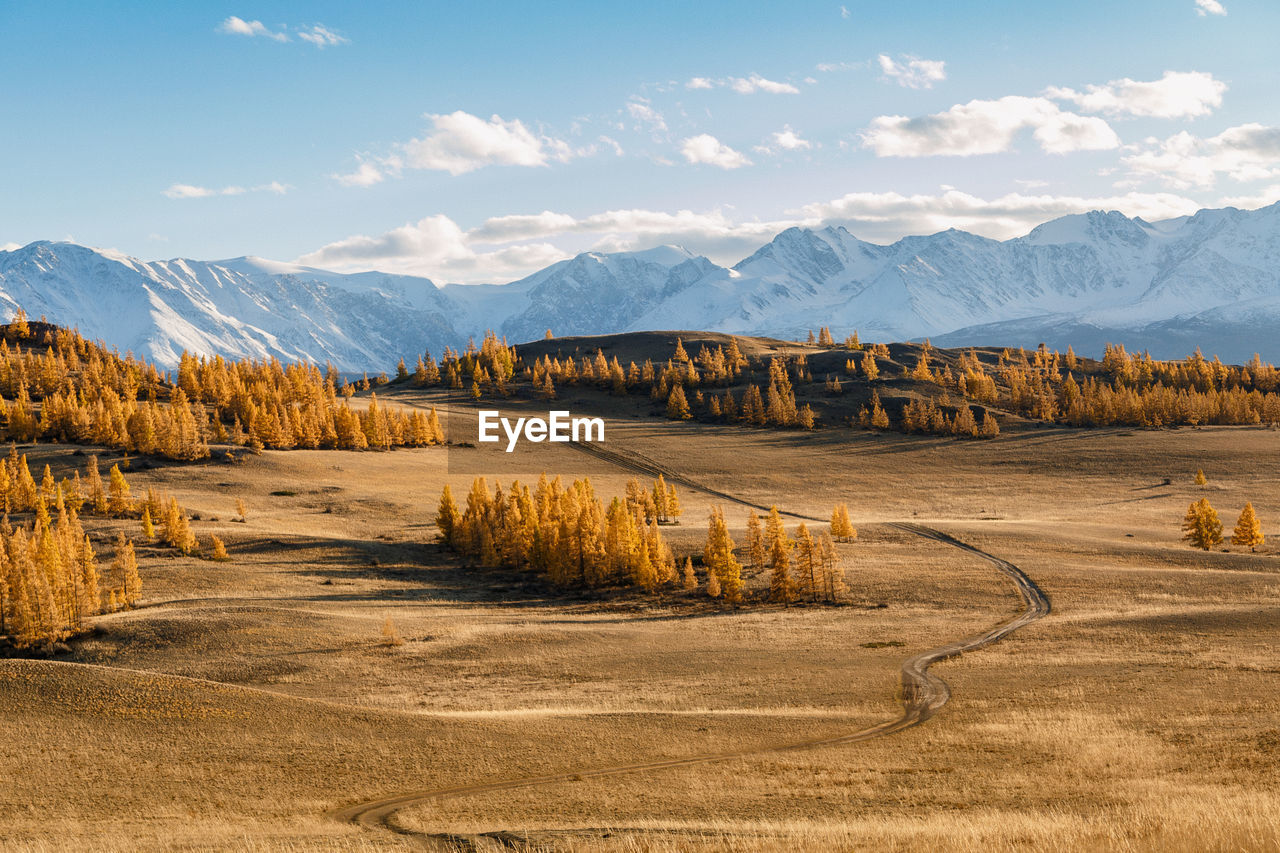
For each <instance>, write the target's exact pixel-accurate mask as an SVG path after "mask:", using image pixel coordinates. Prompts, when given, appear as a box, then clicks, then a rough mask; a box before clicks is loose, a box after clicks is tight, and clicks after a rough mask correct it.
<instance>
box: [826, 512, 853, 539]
mask: <svg viewBox="0 0 1280 853" xmlns="http://www.w3.org/2000/svg"><path fill="white" fill-rule="evenodd" d="M831 536H832V537H833V538H834V539H835V540H836V541H837V542H852V541H853V540H854V539H857V538H858V531H857V530H855V529H854V527H853V523H852V522H850V521H849V507H848V505H847V504H836V507H835V509H834V510H832V511H831Z"/></svg>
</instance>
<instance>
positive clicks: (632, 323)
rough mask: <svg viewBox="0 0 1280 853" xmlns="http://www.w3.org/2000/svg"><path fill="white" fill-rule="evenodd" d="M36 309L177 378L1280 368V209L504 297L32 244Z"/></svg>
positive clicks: (9, 266)
mask: <svg viewBox="0 0 1280 853" xmlns="http://www.w3.org/2000/svg"><path fill="white" fill-rule="evenodd" d="M19 307H21V308H22V309H24V310H25V311H26V312H27V314H28V315H29V316H32V317H37V316H41V315H46V316H48V317H49V318H50V319H51V320H55V321H57V322H59V323H61V324H64V325H70V326H78V327H79V328H80V330H81V331H82V333H84V334H85V335H86V336H88V337H91V338H94V339H101V340H103V341H105V342H107V343H108V344H110V345H112V346H115V347H117V348H119V349H121V350H132V351H134V352H136V353H138V354H141V355H145V356H147V357H149V358H151V359H153V360H155V361H157V362H158V363H159V364H161V365H163V366H172V365H173V364H175V363H176V361H177V358H178V356H179V355H180V353H181V352H182V350H183V349H187V350H191V351H193V352H197V353H201V354H205V355H213V354H221V355H226V356H232V357H253V358H265V357H272V356H274V357H278V358H281V359H283V360H297V359H304V360H309V361H316V362H321V363H323V362H325V361H332V362H333V363H335V364H336V365H338V366H339V367H340V368H341V369H343V370H347V371H359V370H385V369H388V368H389V366H390V365H394V364H395V362H396V360H398V359H399V358H400V357H407V358H409V359H412V358H413V357H414V356H415V355H416V354H417V353H420V352H422V351H423V350H424V349H426V348H430V349H431V350H432V351H434V352H439V351H440V350H441V349H442V348H443V347H445V346H452V347H458V346H461V345H463V344H464V343H465V341H466V340H467V339H468V338H469V337H471V336H478V335H480V334H482V333H483V332H484V331H485V330H486V329H489V328H492V329H494V330H496V331H498V332H499V333H501V334H504V335H506V336H508V337H509V338H510V339H512V340H513V341H519V340H528V339H532V338H537V337H542V335H543V334H544V333H545V330H546V329H548V328H549V329H551V330H552V331H553V332H554V333H556V334H558V335H589V334H608V333H617V332H626V331H640V330H654V329H673V328H690V327H697V328H702V329H705V330H708V331H717V332H726V333H734V334H751V335H765V336H772V337H783V338H786V337H796V336H802V335H804V334H806V332H807V330H808V329H816V328H817V327H818V326H830V327H831V328H832V330H833V332H835V333H836V334H837V336H838V337H839V336H842V335H844V334H847V333H848V332H851V331H853V330H854V329H857V330H858V331H859V332H860V334H862V336H863V337H864V338H865V339H869V340H910V339H920V338H923V337H932V338H934V339H935V340H938V341H939V342H943V343H947V344H948V345H969V344H995V345H1010V346H1016V345H1021V346H1035V345H1036V344H1038V343H1040V342H1045V343H1048V344H1049V345H1051V346H1054V347H1057V348H1065V346H1066V345H1067V344H1072V345H1075V346H1076V347H1077V348H1079V349H1083V348H1087V347H1092V348H1097V342H1098V341H1113V342H1117V343H1125V344H1126V345H1129V346H1131V347H1135V348H1144V349H1150V350H1151V351H1152V352H1153V354H1155V355H1157V357H1176V356H1179V355H1184V354H1185V352H1186V349H1187V347H1188V346H1191V347H1194V346H1196V345H1199V346H1201V347H1202V348H1203V349H1204V350H1205V351H1206V352H1216V353H1218V354H1220V355H1221V356H1222V357H1224V358H1228V359H1230V360H1236V361H1242V360H1245V359H1247V358H1248V357H1249V356H1251V355H1252V354H1253V352H1254V351H1258V352H1261V353H1262V354H1263V355H1264V357H1267V358H1271V359H1280V202H1278V203H1276V204H1273V205H1270V206H1268V207H1263V208H1259V209H1257V210H1240V209H1237V208H1230V207H1228V208H1219V209H1205V210H1201V211H1198V212H1197V213H1195V214H1193V215H1191V216H1187V217H1178V218H1176V219H1170V220H1163V221H1160V222H1147V221H1146V220H1143V219H1141V218H1136V217H1134V218H1131V217H1128V216H1125V215H1124V214H1123V213H1120V212H1118V211H1090V212H1087V213H1081V214H1072V215H1069V216H1063V217H1059V218H1057V219H1053V220H1050V221H1048V222H1045V223H1042V224H1041V225H1039V226H1037V227H1036V228H1034V229H1032V230H1031V231H1030V232H1028V233H1027V234H1026V235H1023V236H1021V237H1015V238H1012V239H1009V240H1003V241H999V240H992V239H990V238H986V237H981V236H978V235H975V234H971V233H969V232H966V231H961V230H957V229H948V230H946V231H940V232H937V233H935V234H930V235H921V236H908V237H903V238H902V239H900V240H897V241H895V242H894V243H891V244H877V243H870V242H866V241H863V240H860V239H858V238H857V237H856V236H854V235H853V234H851V233H850V232H849V231H848V230H847V229H846V228H845V227H844V226H842V225H828V226H825V227H822V228H815V229H806V228H788V229H786V230H784V231H782V232H780V233H779V234H777V235H776V236H775V237H774V238H773V239H772V240H770V241H769V242H767V243H765V244H764V245H762V246H760V247H759V248H758V249H756V250H755V251H754V252H752V253H750V254H749V255H748V256H747V257H745V258H743V259H742V260H740V261H738V262H737V263H736V264H733V265H732V266H728V267H726V266H721V265H719V264H716V263H714V262H712V261H711V260H709V259H707V258H706V257H703V256H701V255H696V254H694V253H692V252H690V251H688V250H687V249H684V248H681V247H674V246H659V247H655V248H652V249H646V250H642V251H638V252H615V253H603V252H584V253H581V254H579V255H576V256H574V257H572V258H567V259H565V260H562V261H558V262H556V263H554V264H551V265H550V266H548V267H546V268H544V269H541V270H539V271H537V272H535V273H533V274H531V275H529V276H526V277H524V278H522V279H519V280H517V281H513V282H509V283H506V284H491V285H460V284H446V285H443V286H440V285H437V284H436V283H435V282H433V281H432V280H430V279H428V278H424V277H420V276H409V275H398V274H393V273H383V272H378V271H367V272H356V273H337V272H331V271H327V270H322V269H318V268H314V267H308V266H305V265H300V264H295V263H290V262H280V261H271V260H267V259H263V258H257V257H251V256H242V257H238V258H229V259H225V260H221V261H196V260H192V259H184V258H173V259H169V260H160V261H142V260H139V259H137V258H133V257H130V256H128V255H125V254H123V253H120V252H115V251H112V250H102V249H91V248H88V247H85V246H80V245H78V244H75V243H67V242H51V241H36V242H33V243H30V244H28V245H27V246H23V247H21V248H18V249H13V250H9V251H0V315H8V316H12V314H13V313H14V312H15V311H16V310H17V309H18V308H19ZM1193 338H1194V340H1193Z"/></svg>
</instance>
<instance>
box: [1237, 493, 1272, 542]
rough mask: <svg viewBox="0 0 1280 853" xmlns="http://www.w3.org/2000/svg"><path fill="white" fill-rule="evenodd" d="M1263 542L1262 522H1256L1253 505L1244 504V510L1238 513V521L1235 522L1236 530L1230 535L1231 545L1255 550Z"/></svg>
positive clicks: (1256, 517)
mask: <svg viewBox="0 0 1280 853" xmlns="http://www.w3.org/2000/svg"><path fill="white" fill-rule="evenodd" d="M1264 541H1265V538H1264V537H1263V535H1262V522H1260V521H1258V516H1257V515H1256V514H1255V513H1254V511H1253V503H1252V502H1250V503H1246V504H1245V505H1244V509H1243V510H1241V511H1240V520H1239V521H1237V522H1236V529H1235V530H1234V531H1232V533H1231V544H1232V545H1244V546H1245V547H1247V548H1256V547H1258V546H1259V545H1261V544H1262V543H1263V542H1264Z"/></svg>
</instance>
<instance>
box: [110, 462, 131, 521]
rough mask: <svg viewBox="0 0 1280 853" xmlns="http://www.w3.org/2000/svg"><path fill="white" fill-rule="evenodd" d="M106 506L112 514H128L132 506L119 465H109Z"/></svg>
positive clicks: (127, 486) (127, 487) (126, 483)
mask: <svg viewBox="0 0 1280 853" xmlns="http://www.w3.org/2000/svg"><path fill="white" fill-rule="evenodd" d="M107 494H108V498H107V507H108V509H109V511H110V512H111V514H112V515H115V516H124V515H128V513H129V509H130V508H131V506H132V501H130V500H129V484H128V482H126V481H125V479H124V475H123V474H121V473H120V466H119V465H112V466H111V474H110V482H109V484H108V486H107Z"/></svg>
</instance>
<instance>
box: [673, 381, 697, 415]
mask: <svg viewBox="0 0 1280 853" xmlns="http://www.w3.org/2000/svg"><path fill="white" fill-rule="evenodd" d="M667 417H668V418H671V420H673V421H687V420H688V419H689V418H691V417H693V416H692V415H691V414H690V413H689V401H688V400H687V399H685V396H684V386H683V385H680V384H676V385H673V386H672V387H671V393H670V394H669V395H668V396H667Z"/></svg>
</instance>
